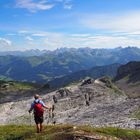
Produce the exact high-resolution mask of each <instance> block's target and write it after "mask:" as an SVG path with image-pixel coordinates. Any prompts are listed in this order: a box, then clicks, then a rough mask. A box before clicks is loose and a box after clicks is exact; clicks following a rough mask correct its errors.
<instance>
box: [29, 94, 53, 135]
mask: <svg viewBox="0 0 140 140" xmlns="http://www.w3.org/2000/svg"><path fill="white" fill-rule="evenodd" d="M34 98H35V100H34V101H33V102H32V104H31V108H30V109H29V113H31V112H32V110H34V120H35V123H36V128H37V133H40V132H41V131H42V129H43V126H42V123H43V113H44V110H43V107H44V108H46V109H49V111H50V109H51V108H49V107H47V106H46V105H45V104H44V102H43V101H42V98H41V97H40V96H39V95H38V94H36V95H34Z"/></svg>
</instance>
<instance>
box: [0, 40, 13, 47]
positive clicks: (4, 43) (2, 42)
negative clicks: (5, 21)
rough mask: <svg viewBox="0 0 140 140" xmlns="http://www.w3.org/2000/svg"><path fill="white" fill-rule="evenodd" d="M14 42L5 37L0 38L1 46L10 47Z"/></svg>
mask: <svg viewBox="0 0 140 140" xmlns="http://www.w3.org/2000/svg"><path fill="white" fill-rule="evenodd" d="M11 45H12V42H11V41H10V40H8V39H5V38H0V47H10V46H11Z"/></svg>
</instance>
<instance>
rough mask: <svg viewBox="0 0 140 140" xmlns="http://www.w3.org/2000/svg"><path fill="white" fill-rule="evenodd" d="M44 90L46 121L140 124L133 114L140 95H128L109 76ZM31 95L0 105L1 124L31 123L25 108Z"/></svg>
mask: <svg viewBox="0 0 140 140" xmlns="http://www.w3.org/2000/svg"><path fill="white" fill-rule="evenodd" d="M42 94H44V96H43V100H44V102H45V103H46V104H48V105H50V106H52V105H53V108H54V110H53V112H51V113H49V112H48V111H45V124H48V123H54V124H80V125H81V124H86V125H88V124H89V125H92V126H95V127H101V126H116V127H123V128H137V129H139V127H140V120H139V119H138V118H135V117H133V115H132V114H133V112H135V111H136V110H137V109H138V108H139V106H140V99H139V98H137V99H129V98H128V97H127V96H126V95H125V94H124V93H123V92H122V91H120V90H119V89H117V87H116V86H115V85H113V84H112V83H111V82H110V81H109V80H104V78H102V79H96V80H91V79H87V80H86V81H82V82H81V83H78V84H76V85H71V86H69V87H66V88H62V89H59V90H57V91H54V92H51V93H45V91H44V93H42ZM32 101H33V98H30V99H28V98H24V100H22V101H16V102H10V103H5V104H1V105H0V110H1V113H0V124H11V123H12V124H30V123H31V124H33V123H34V122H33V115H31V114H28V109H29V107H30V103H31V102H32Z"/></svg>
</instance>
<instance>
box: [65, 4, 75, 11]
mask: <svg viewBox="0 0 140 140" xmlns="http://www.w3.org/2000/svg"><path fill="white" fill-rule="evenodd" d="M72 6H73V5H72V4H64V9H68V10H70V9H72Z"/></svg>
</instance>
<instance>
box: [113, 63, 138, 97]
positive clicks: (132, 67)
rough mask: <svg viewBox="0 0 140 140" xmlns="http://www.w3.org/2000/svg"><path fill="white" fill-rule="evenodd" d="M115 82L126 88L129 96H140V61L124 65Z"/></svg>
mask: <svg viewBox="0 0 140 140" xmlns="http://www.w3.org/2000/svg"><path fill="white" fill-rule="evenodd" d="M115 84H116V85H117V86H118V87H119V88H120V89H122V90H124V91H125V92H126V93H127V95H128V96H129V97H133V98H139V97H140V61H133V62H129V63H127V64H126V65H122V66H121V67H120V68H119V69H118V71H117V76H116V77H115Z"/></svg>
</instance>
